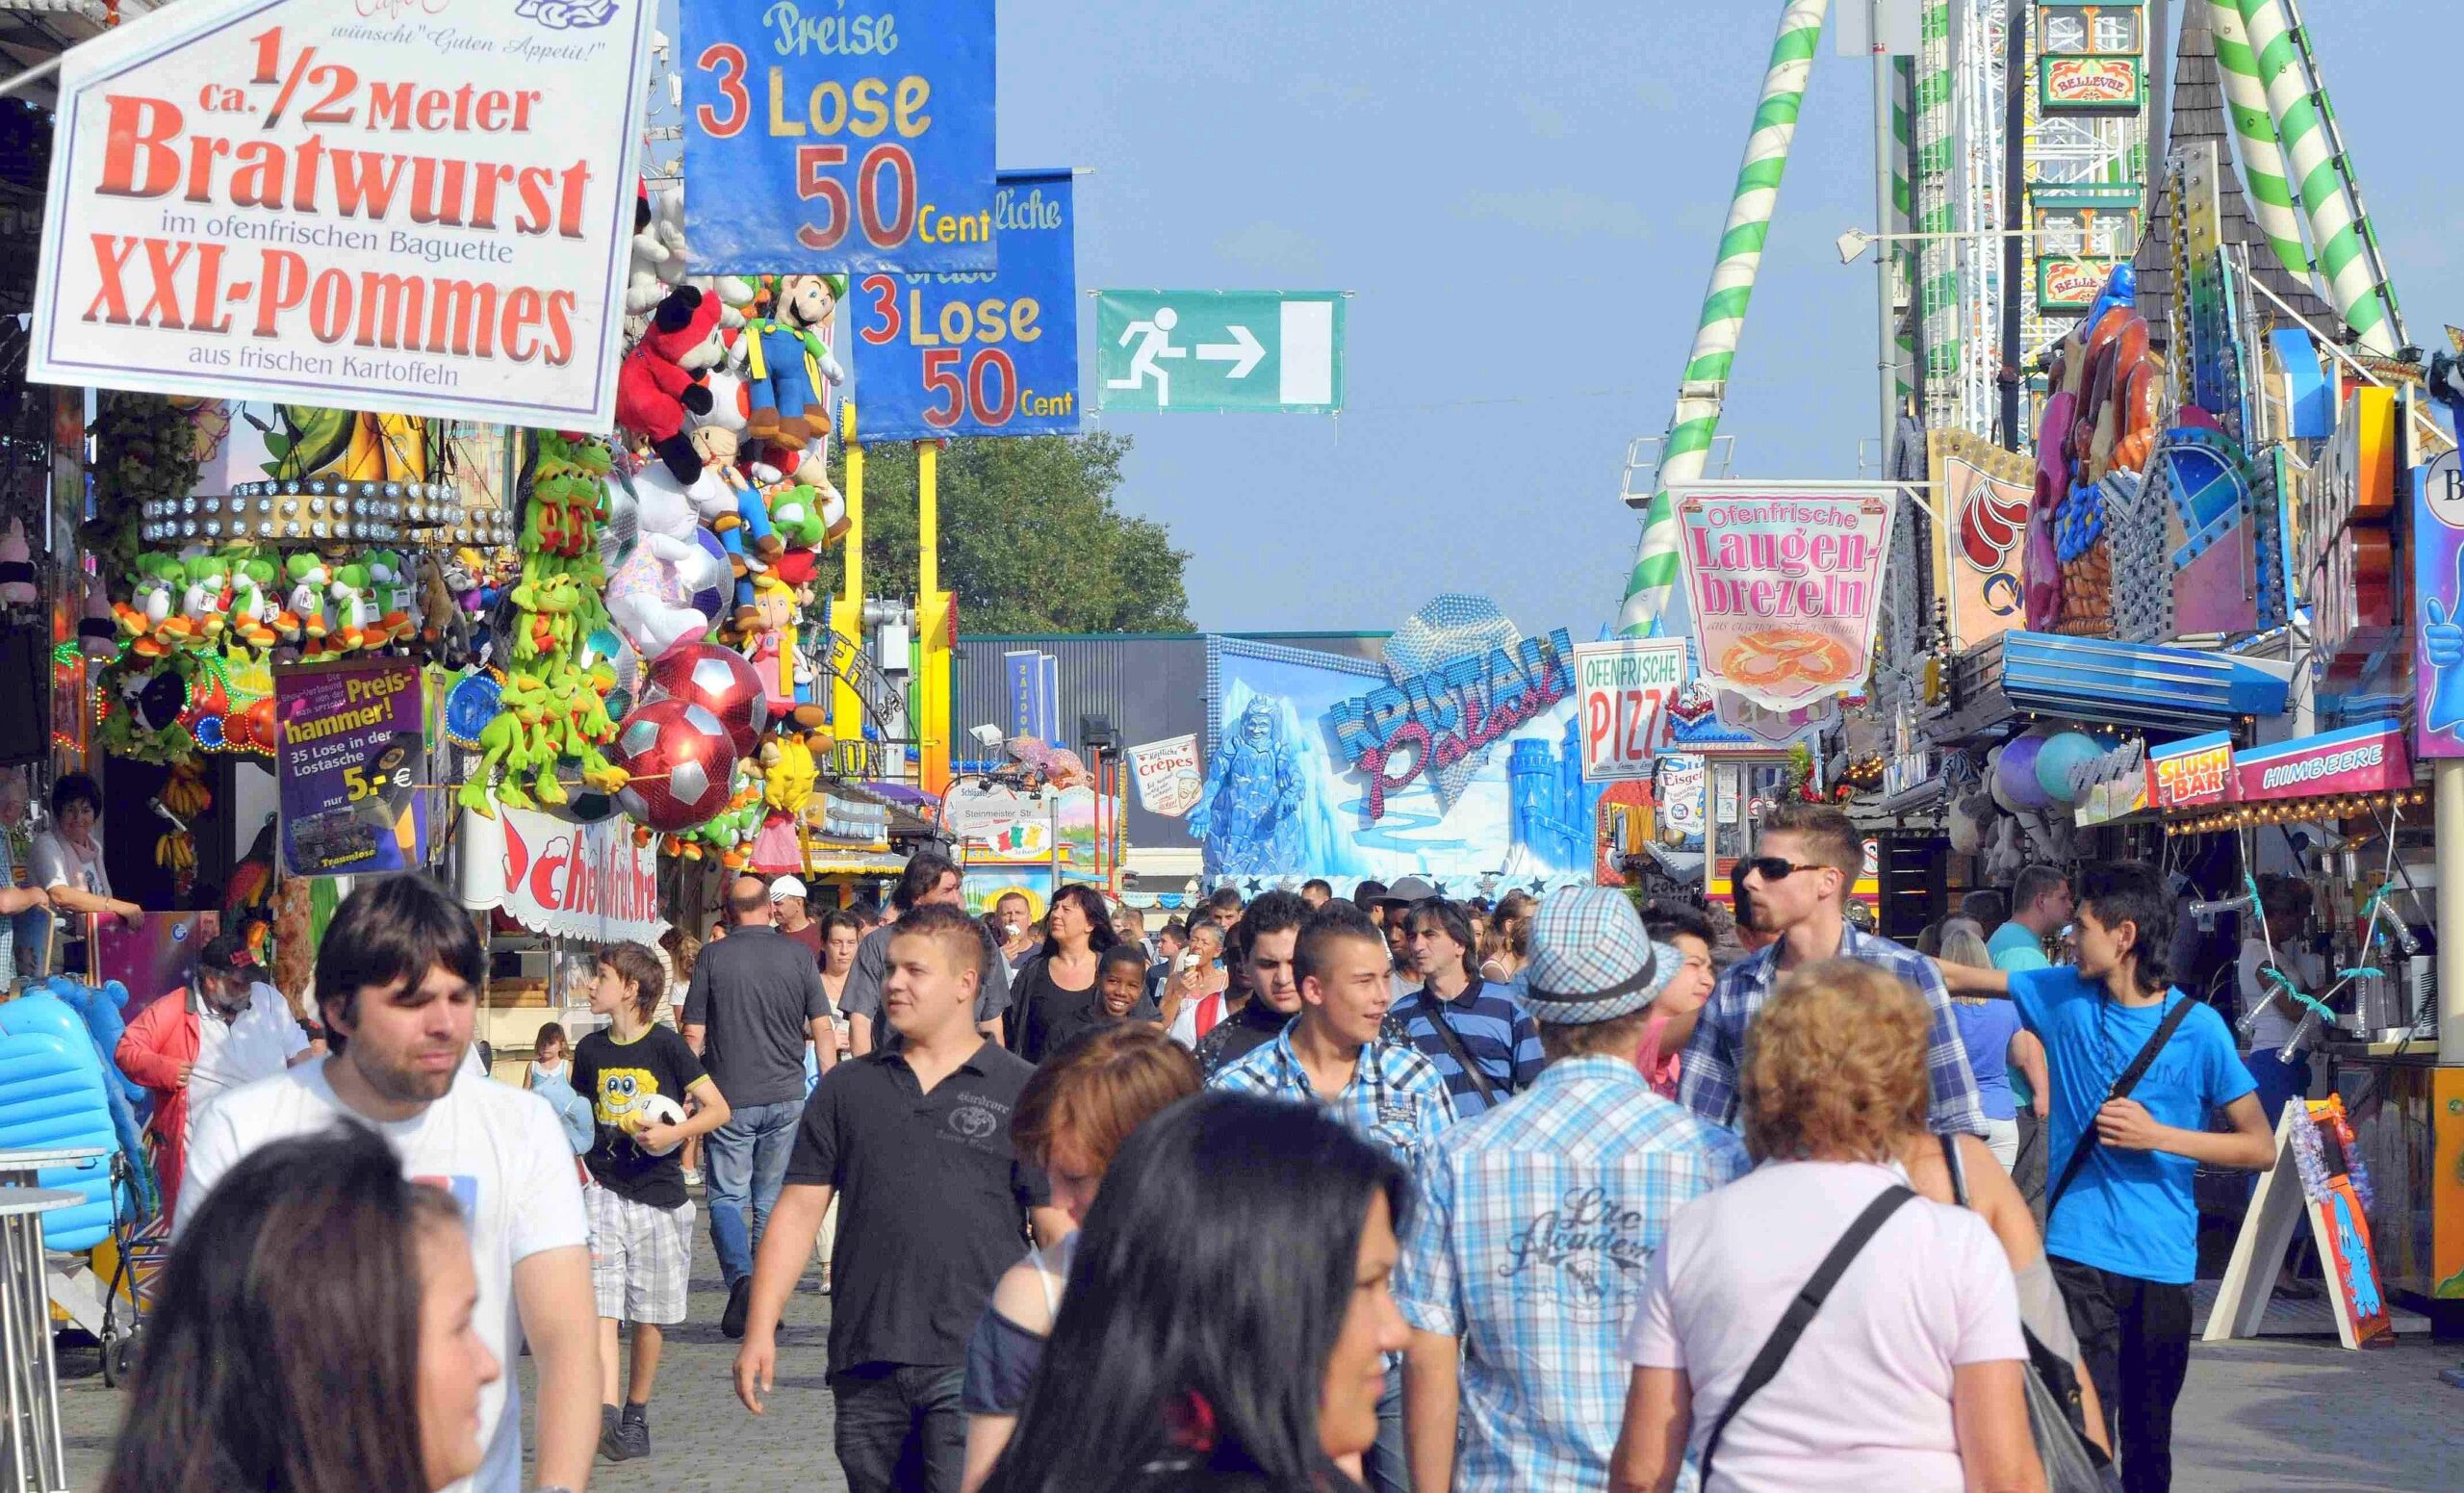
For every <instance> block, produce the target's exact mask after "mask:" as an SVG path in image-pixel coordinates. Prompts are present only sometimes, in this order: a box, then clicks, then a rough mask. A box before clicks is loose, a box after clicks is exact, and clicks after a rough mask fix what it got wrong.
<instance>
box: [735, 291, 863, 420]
mask: <svg viewBox="0 0 2464 1493" xmlns="http://www.w3.org/2000/svg"><path fill="white" fill-rule="evenodd" d="M775 294H776V299H775V300H774V301H773V302H772V304H771V307H770V314H769V315H768V316H765V317H757V318H755V319H754V320H753V321H751V322H747V323H745V334H746V341H747V343H748V345H749V346H748V347H747V348H746V351H747V354H748V362H747V365H746V367H747V372H748V373H750V374H751V376H752V379H753V387H752V395H753V406H752V412H751V414H750V415H749V416H748V421H747V423H748V425H750V427H751V429H752V431H753V433H754V434H755V435H757V436H758V437H760V438H761V439H763V440H765V441H769V440H776V439H778V438H779V437H780V436H781V435H782V434H784V435H785V436H786V437H787V438H788V439H789V440H790V441H792V442H794V443H795V444H796V445H798V446H802V445H803V444H804V443H805V442H807V441H809V440H811V439H812V438H813V437H814V436H816V435H820V434H824V433H826V432H827V431H828V430H829V429H830V408H829V406H828V405H827V404H826V403H824V402H823V400H824V394H825V391H824V388H823V385H824V383H825V382H827V383H830V384H838V383H844V382H845V381H846V379H847V373H846V370H844V369H842V368H840V367H839V366H838V360H837V359H836V358H834V357H833V356H831V353H830V335H831V323H832V322H834V320H835V319H836V317H837V314H838V302H839V300H840V299H841V298H842V297H844V296H846V294H847V277H846V276H845V275H843V274H787V275H781V276H780V277H779V279H778V283H777V288H776V292H775Z"/></svg>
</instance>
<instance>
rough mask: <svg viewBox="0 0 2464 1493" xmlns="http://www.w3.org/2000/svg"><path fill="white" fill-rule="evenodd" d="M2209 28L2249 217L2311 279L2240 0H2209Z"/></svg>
mask: <svg viewBox="0 0 2464 1493" xmlns="http://www.w3.org/2000/svg"><path fill="white" fill-rule="evenodd" d="M2208 29H2209V30H2210V31H2212V32H2214V33H2215V35H2216V63H2217V65H2218V67H2220V69H2221V70H2222V71H2223V74H2224V101H2225V104H2226V106H2227V107H2228V109H2229V111H2230V113H2231V114H2232V116H2233V132H2234V134H2235V135H2237V136H2238V137H2240V139H2241V143H2242V173H2243V175H2244V176H2245V177H2246V179H2247V180H2246V185H2247V186H2248V187H2249V189H2250V191H2249V200H2250V218H2251V220H2252V221H2254V222H2256V223H2257V224H2258V225H2259V231H2260V232H2261V233H2264V234H2266V235H2267V238H2268V245H2269V247H2271V248H2272V249H2274V250H2275V257H2276V262H2277V263H2278V264H2281V265H2282V266H2284V268H2285V269H2286V270H2290V271H2292V273H2293V277H2294V278H2295V279H2297V280H2299V281H2300V282H2301V283H2302V284H2304V285H2308V284H2310V283H2311V272H2310V251H2309V250H2308V249H2306V248H2304V247H2303V246H2302V244H2301V213H2300V211H2299V209H2297V207H2296V206H2295V205H2294V201H2293V184H2292V183H2291V182H2288V181H2286V180H2285V178H2284V147H2283V146H2281V145H2279V144H2278V143H2277V142H2276V138H2275V118H2274V116H2272V115H2271V114H2269V113H2268V90H2267V85H2266V84H2264V83H2261V82H2260V81H2259V60H2258V57H2257V55H2256V54H2255V53H2253V52H2252V51H2251V50H2250V33H2249V30H2248V28H2247V27H2246V26H2245V25H2244V24H2243V22H2242V6H2241V0H2208Z"/></svg>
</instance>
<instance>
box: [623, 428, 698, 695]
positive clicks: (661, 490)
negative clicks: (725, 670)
mask: <svg viewBox="0 0 2464 1493" xmlns="http://www.w3.org/2000/svg"><path fill="white" fill-rule="evenodd" d="M663 470H664V469H652V472H651V473H645V474H644V475H645V476H651V475H653V473H655V472H659V471H663ZM633 498H634V503H635V508H634V515H635V523H636V526H637V532H636V535H635V537H634V540H633V553H631V554H629V555H628V556H626V558H625V563H624V564H622V565H619V566H617V567H616V573H615V574H614V575H612V576H610V577H608V578H607V614H608V615H609V616H610V617H611V618H613V619H614V620H615V623H616V631H619V632H621V633H623V634H624V636H625V640H626V641H627V642H629V643H631V644H632V645H633V647H634V649H635V650H636V651H638V652H639V653H640V654H641V656H642V657H643V658H644V659H646V660H647V659H654V658H656V657H657V656H659V655H661V654H663V653H665V652H667V651H668V650H669V649H670V648H673V647H674V646H676V644H678V643H680V642H681V641H683V640H684V639H685V638H688V637H699V636H701V635H702V634H703V633H705V632H706V631H709V630H710V622H711V619H710V618H709V617H707V616H705V615H704V614H703V613H701V612H700V611H697V610H695V609H694V608H693V606H692V605H690V599H691V595H692V592H691V588H690V587H689V585H688V583H687V581H686V579H685V568H686V567H687V566H689V565H694V564H696V563H697V562H699V561H700V560H701V558H702V556H703V553H704V552H703V549H702V545H701V541H700V540H699V539H698V538H697V537H696V531H697V530H698V529H699V528H701V524H700V522H699V520H698V519H696V517H695V516H694V512H693V504H692V502H690V501H689V500H688V499H687V498H686V496H685V493H684V492H683V490H682V489H680V488H679V487H677V486H675V485H674V484H673V483H664V482H651V481H643V482H637V483H635V484H634V488H633Z"/></svg>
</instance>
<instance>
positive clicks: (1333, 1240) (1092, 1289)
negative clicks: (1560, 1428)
mask: <svg viewBox="0 0 2464 1493" xmlns="http://www.w3.org/2000/svg"><path fill="white" fill-rule="evenodd" d="M1408 1188H1409V1184H1408V1183H1407V1182H1406V1180H1405V1179H1404V1176H1403V1173H1402V1171H1401V1169H1399V1167H1397V1166H1396V1165H1395V1163H1394V1162H1392V1161H1391V1160H1389V1159H1388V1158H1387V1157H1386V1155H1385V1154H1384V1153H1383V1152H1381V1151H1379V1150H1378V1149H1376V1148H1375V1147H1374V1146H1372V1145H1369V1144H1368V1143H1367V1142H1365V1141H1362V1140H1361V1139H1359V1138H1358V1137H1356V1136H1354V1135H1353V1134H1352V1133H1351V1132H1350V1131H1348V1130H1347V1129H1345V1128H1344V1127H1343V1126H1342V1125H1341V1124H1339V1123H1337V1122H1336V1121H1334V1120H1329V1119H1327V1118H1326V1117H1325V1116H1324V1115H1322V1114H1320V1113H1319V1112H1318V1111H1316V1110H1314V1109H1310V1108H1307V1107H1305V1106H1302V1105H1296V1104H1278V1103H1275V1102H1274V1101H1272V1100H1268V1099H1259V1098H1254V1097H1251V1096H1248V1095H1244V1094H1200V1095H1198V1096H1197V1097H1195V1098H1192V1099H1187V1100H1184V1101H1183V1102H1181V1103H1179V1104H1176V1105H1174V1106H1173V1107H1172V1108H1170V1109H1168V1110H1167V1111H1165V1112H1164V1113H1163V1114H1162V1115H1159V1116H1157V1117H1156V1118H1155V1119H1153V1120H1149V1121H1147V1122H1146V1123H1145V1124H1144V1125H1142V1126H1141V1127H1140V1128H1139V1130H1138V1132H1137V1133H1136V1134H1134V1135H1132V1136H1131V1137H1130V1138H1129V1141H1128V1142H1127V1144H1126V1145H1123V1146H1122V1147H1121V1150H1120V1154H1119V1155H1118V1157H1117V1158H1116V1159H1115V1161H1114V1163H1113V1166H1112V1170H1111V1171H1108V1172H1106V1173H1105V1177H1104V1186H1103V1191H1102V1192H1100V1193H1098V1194H1097V1195H1096V1197H1095V1200H1094V1203H1093V1205H1092V1206H1091V1207H1090V1208H1089V1209H1088V1211H1087V1220H1086V1227H1085V1229H1084V1230H1083V1231H1082V1232H1081V1233H1080V1235H1079V1239H1078V1246H1077V1252H1076V1258H1075V1260H1074V1261H1073V1263H1072V1265H1071V1269H1070V1275H1069V1282H1070V1283H1069V1292H1068V1294H1067V1295H1066V1296H1065V1297H1064V1298H1063V1299H1062V1302H1061V1313H1060V1316H1059V1318H1058V1319H1057V1320H1056V1321H1055V1322H1054V1324H1053V1331H1052V1336H1051V1339H1050V1341H1049V1342H1048V1343H1047V1344H1046V1345H1045V1348H1044V1352H1043V1364H1042V1368H1041V1371H1040V1373H1039V1374H1038V1375H1037V1377H1036V1379H1035V1384H1034V1387H1033V1388H1032V1389H1031V1390H1030V1391H1029V1393H1028V1396H1027V1402H1026V1405H1025V1407H1024V1409H1023V1410H1022V1411H1021V1412H1020V1415H1019V1418H1018V1425H1017V1429H1016V1431H1015V1432H1014V1435H1013V1436H1012V1437H1011V1440H1010V1444H1009V1446H1008V1448H1007V1449H1006V1450H1005V1451H1004V1452H1003V1453H1002V1455H1001V1460H1000V1461H999V1462H998V1463H996V1464H995V1465H994V1467H993V1470H992V1476H991V1478H990V1480H988V1481H987V1482H986V1484H985V1489H986V1493H1226V1490H1239V1493H1348V1490H1352V1489H1356V1488H1357V1486H1358V1484H1357V1482H1356V1481H1355V1480H1353V1479H1352V1478H1351V1477H1350V1476H1349V1475H1347V1473H1346V1472H1345V1471H1344V1470H1343V1468H1342V1466H1341V1465H1340V1464H1342V1463H1345V1462H1347V1461H1352V1460H1353V1459H1356V1458H1357V1457H1358V1456H1359V1454H1361V1453H1363V1452H1365V1451H1367V1450H1368V1449H1369V1448H1370V1447H1371V1446H1372V1445H1373V1444H1374V1443H1375V1441H1376V1439H1377V1401H1378V1397H1379V1396H1380V1395H1381V1394H1382V1393H1383V1392H1384V1390H1385V1384H1386V1369H1385V1355H1386V1354H1387V1353H1389V1352H1392V1351H1399V1349H1401V1348H1402V1346H1403V1344H1404V1342H1405V1340H1406V1339H1407V1337H1408V1336H1409V1333H1408V1332H1407V1330H1406V1329H1405V1327H1404V1326H1403V1320H1402V1317H1401V1314H1400V1313H1399V1312H1398V1311H1397V1309H1396V1306H1395V1300H1394V1297H1393V1296H1392V1295H1391V1294H1390V1293H1389V1291H1388V1280H1387V1277H1388V1275H1389V1274H1391V1272H1392V1270H1393V1268H1394V1263H1395V1252H1396V1246H1395V1231H1396V1228H1397V1226H1398V1225H1399V1223H1402V1221H1403V1216H1404V1210H1405V1208H1406V1206H1407V1202H1408V1197H1407V1195H1408ZM1260 1240H1271V1241H1273V1247H1272V1248H1268V1249H1263V1250H1262V1249H1260V1248H1258V1242H1259V1241H1260Z"/></svg>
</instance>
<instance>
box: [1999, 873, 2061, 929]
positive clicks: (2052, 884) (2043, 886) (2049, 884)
mask: <svg viewBox="0 0 2464 1493" xmlns="http://www.w3.org/2000/svg"><path fill="white" fill-rule="evenodd" d="M2069 880H2070V878H2069V877H2067V876H2065V875H2063V874H2062V873H2061V872H2060V871H2058V870H2056V869H2054V868H2053V867H2052V866H2049V865H2031V866H2026V867H2023V868H2022V869H2021V870H2020V872H2019V879H2018V880H2017V881H2016V882H2015V883H2013V884H2012V887H2011V911H2012V912H2013V913H2024V912H2026V911H2027V910H2028V909H2030V908H2032V907H2034V906H2036V905H2037V901H2038V899H2039V898H2040V897H2042V896H2043V895H2044V894H2045V893H2046V892H2049V891H2059V890H2061V889H2062V888H2063V887H2064V885H2065V884H2066V883H2067V882H2068V881H2069ZM1985 931H1986V932H1987V933H1991V932H1992V931H1993V930H1992V929H1991V928H1990V927H1988V928H1987V929H1986V930H1985Z"/></svg>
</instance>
